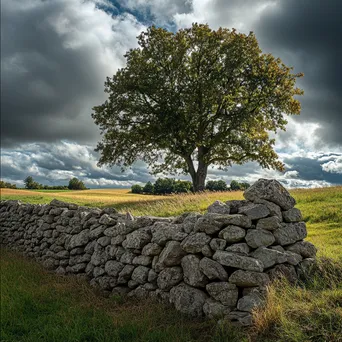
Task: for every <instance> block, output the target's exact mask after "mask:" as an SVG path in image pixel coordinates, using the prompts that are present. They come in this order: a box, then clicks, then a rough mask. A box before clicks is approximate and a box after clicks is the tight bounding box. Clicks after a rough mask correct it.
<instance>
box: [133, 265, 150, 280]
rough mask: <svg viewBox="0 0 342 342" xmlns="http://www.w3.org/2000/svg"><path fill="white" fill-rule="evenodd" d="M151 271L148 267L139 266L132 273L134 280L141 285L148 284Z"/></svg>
mask: <svg viewBox="0 0 342 342" xmlns="http://www.w3.org/2000/svg"><path fill="white" fill-rule="evenodd" d="M149 271H150V269H149V268H148V267H145V266H138V267H137V268H135V269H134V271H133V273H132V280H134V281H136V282H137V283H139V284H144V283H146V281H147V277H148V272H149Z"/></svg>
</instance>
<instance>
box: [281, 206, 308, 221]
mask: <svg viewBox="0 0 342 342" xmlns="http://www.w3.org/2000/svg"><path fill="white" fill-rule="evenodd" d="M283 219H284V221H285V222H299V221H302V219H303V218H302V213H301V212H300V210H299V209H297V208H291V209H290V210H286V211H283Z"/></svg>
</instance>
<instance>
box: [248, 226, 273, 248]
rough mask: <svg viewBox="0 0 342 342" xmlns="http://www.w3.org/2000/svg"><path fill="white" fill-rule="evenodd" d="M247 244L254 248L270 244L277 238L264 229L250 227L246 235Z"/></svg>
mask: <svg viewBox="0 0 342 342" xmlns="http://www.w3.org/2000/svg"><path fill="white" fill-rule="evenodd" d="M245 240H246V242H247V244H248V245H249V246H250V247H252V248H258V247H261V246H266V247H267V246H270V245H272V244H273V243H274V242H275V241H276V239H275V238H274V236H273V234H272V233H271V232H269V231H268V230H264V229H249V230H248V231H247V234H246V236H245Z"/></svg>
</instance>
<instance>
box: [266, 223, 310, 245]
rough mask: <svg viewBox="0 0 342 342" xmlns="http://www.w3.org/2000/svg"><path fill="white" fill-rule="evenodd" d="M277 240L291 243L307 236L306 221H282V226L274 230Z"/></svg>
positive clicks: (283, 243)
mask: <svg viewBox="0 0 342 342" xmlns="http://www.w3.org/2000/svg"><path fill="white" fill-rule="evenodd" d="M273 234H274V237H275V241H276V242H277V243H278V244H279V245H281V246H286V245H291V244H293V243H295V242H297V241H300V240H302V239H305V238H306V235H307V231H306V226H305V223H304V222H296V223H282V226H281V228H279V229H277V230H275V231H274V232H273Z"/></svg>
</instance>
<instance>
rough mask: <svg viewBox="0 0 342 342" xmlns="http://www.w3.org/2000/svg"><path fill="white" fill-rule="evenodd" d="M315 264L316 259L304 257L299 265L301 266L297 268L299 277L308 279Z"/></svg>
mask: <svg viewBox="0 0 342 342" xmlns="http://www.w3.org/2000/svg"><path fill="white" fill-rule="evenodd" d="M315 265H316V260H315V259H314V258H307V259H304V260H303V261H302V262H300V263H299V265H298V266H299V267H298V268H297V270H298V277H300V278H301V279H306V278H307V277H308V276H309V275H310V272H311V271H312V269H313V268H314V267H315ZM292 267H293V266H292Z"/></svg>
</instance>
